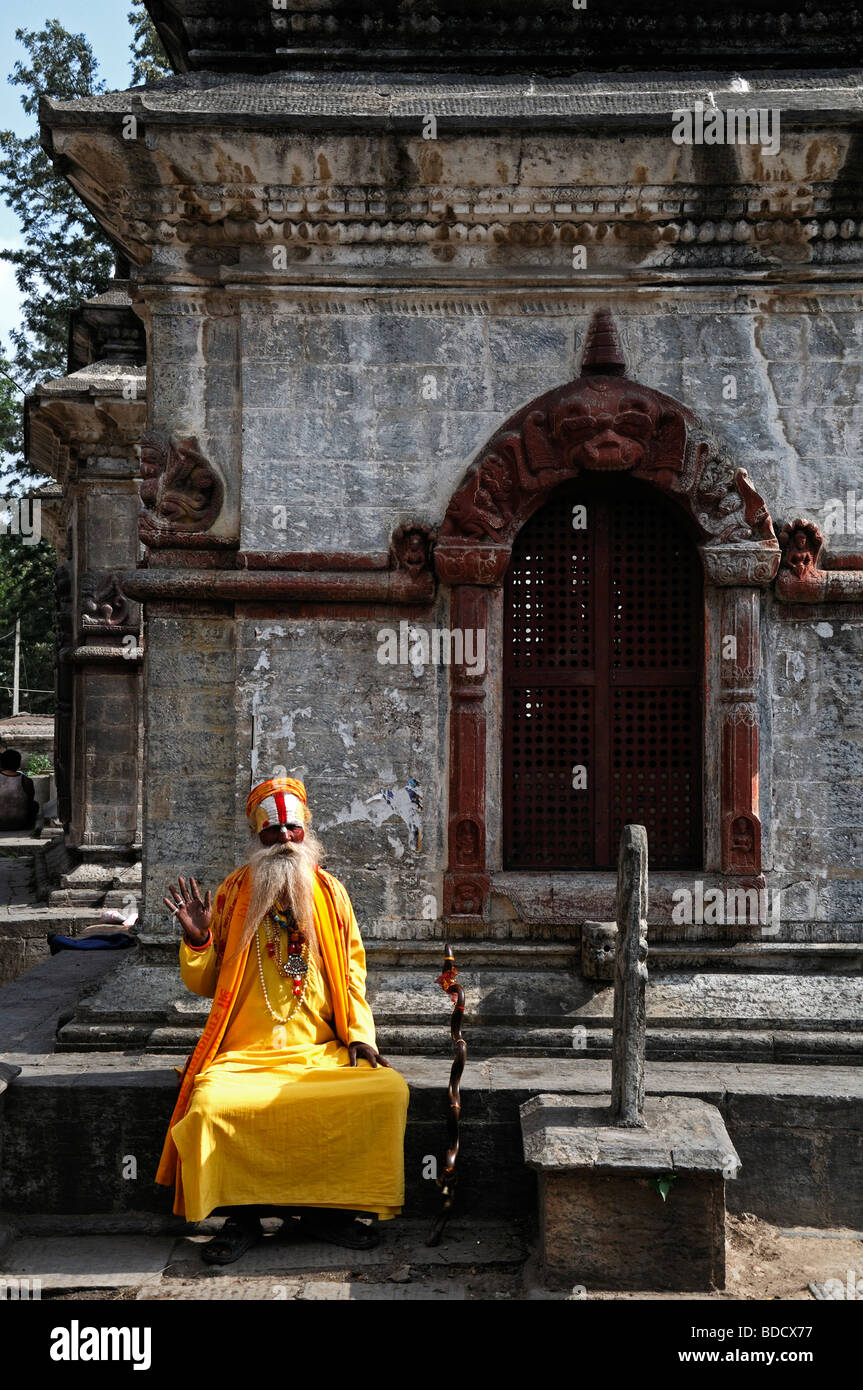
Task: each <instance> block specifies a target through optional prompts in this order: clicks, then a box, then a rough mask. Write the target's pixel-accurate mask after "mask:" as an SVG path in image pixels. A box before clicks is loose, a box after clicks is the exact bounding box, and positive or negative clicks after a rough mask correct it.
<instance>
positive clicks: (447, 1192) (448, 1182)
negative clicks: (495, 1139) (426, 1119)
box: [426, 943, 467, 1245]
mask: <svg viewBox="0 0 863 1390" xmlns="http://www.w3.org/2000/svg"><path fill="white" fill-rule="evenodd" d="M444 951H445V953H446V954H445V956H444V963H443V974H442V975H439V976H438V978H437V980H436V984H439V985H440V987H441V989H442V990H443V992H444V994H448V995H449V997H450V998H451V999H452V1002H453V1010H452V1017H451V1018H450V1033H451V1034H452V1040H453V1044H454V1046H455V1057H454V1059H453V1064H452V1068H451V1070H450V1074H449V1087H448V1089H447V1099H448V1101H449V1115H448V1117H447V1151H446V1158H445V1159H444V1167H443V1172H442V1173H441V1175H440V1177H439V1178H438V1180H437V1185H438V1187H439V1188H440V1190H441V1209H440V1211H439V1212H438V1215H437V1217H436V1218H435V1222H434V1225H433V1226H432V1228H431V1231H430V1232H429V1236H428V1240H427V1241H426V1245H440V1242H441V1237H442V1236H443V1229H444V1226H445V1225H446V1223H447V1221H448V1220H449V1218H450V1214H451V1212H452V1209H453V1203H454V1201H455V1188H456V1183H457V1182H458V1174H457V1172H456V1169H455V1165H456V1160H457V1158H458V1147H459V1120H460V1119H461V1089H460V1082H461V1078H462V1072H463V1071H464V1064H465V1061H466V1059H467V1043H466V1042H465V1040H464V1038H463V1037H462V1033H461V1024H462V1019H463V1018H464V990H463V989H462V987H461V985H460V984H459V983H458V971H457V970H456V968H455V956H454V955H453V953H452V950H451V948H450V947H449V946H448V945H446V943H445V944H444Z"/></svg>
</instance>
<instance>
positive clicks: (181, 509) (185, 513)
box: [141, 431, 224, 533]
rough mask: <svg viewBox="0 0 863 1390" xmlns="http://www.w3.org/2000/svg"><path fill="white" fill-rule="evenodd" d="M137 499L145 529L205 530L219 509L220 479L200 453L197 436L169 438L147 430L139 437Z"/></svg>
mask: <svg viewBox="0 0 863 1390" xmlns="http://www.w3.org/2000/svg"><path fill="white" fill-rule="evenodd" d="M141 477H142V479H143V481H142V483H141V500H142V502H143V503H144V505H145V507H146V508H147V513H148V514H147V517H146V520H145V529H151V530H153V531H157V532H158V531H167V532H169V533H171V532H174V533H184V532H185V533H188V532H195V531H206V530H207V529H208V528H209V527H210V526H212V524H213V522H214V521H215V519H216V517H217V516H218V515H219V512H220V511H221V509H222V501H223V496H224V489H223V487H222V482H221V479H220V478H219V477H218V475H217V474H216V472H215V470H214V469H213V468H212V467H211V465H210V464H209V463H208V461H207V459H206V458H205V457H204V455H203V454H202V453H201V450H200V448H199V446H198V440H197V438H196V437H194V436H192V437H190V438H188V439H173V438H170V437H169V436H168V435H165V434H163V433H161V432H158V431H151V432H150V433H149V434H147V435H145V436H144V438H143V439H142V441H141Z"/></svg>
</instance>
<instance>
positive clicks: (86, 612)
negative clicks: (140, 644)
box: [81, 574, 137, 632]
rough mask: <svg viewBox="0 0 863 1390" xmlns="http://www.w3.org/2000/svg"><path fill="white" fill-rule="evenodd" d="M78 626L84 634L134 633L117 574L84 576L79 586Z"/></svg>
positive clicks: (134, 628) (135, 629) (131, 619)
mask: <svg viewBox="0 0 863 1390" xmlns="http://www.w3.org/2000/svg"><path fill="white" fill-rule="evenodd" d="M81 625H82V627H84V628H85V629H87V631H88V632H100V631H105V632H117V631H129V632H137V626H136V625H135V623H134V621H133V615H132V610H131V607H130V605H129V601H128V599H127V598H126V596H125V595H124V594H123V592H122V590H121V588H120V578H119V575H117V574H109V575H98V574H89V575H86V576H85V578H84V580H83V581H82V584H81Z"/></svg>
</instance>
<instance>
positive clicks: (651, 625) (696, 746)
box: [504, 474, 704, 870]
mask: <svg viewBox="0 0 863 1390" xmlns="http://www.w3.org/2000/svg"><path fill="white" fill-rule="evenodd" d="M580 507H584V508H586V514H587V524H586V526H585V527H584V528H583V529H581V528H579V529H576V528H575V527H574V526H573V520H574V519H575V520H580V519H581V514H580V513H578V512H576V511H575V509H576V508H580ZM703 624H704V597H703V578H702V569H701V563H700V560H699V557H698V554H697V551H696V548H695V544H694V543H693V541H692V539H691V537H690V535H689V531H688V528H687V524H686V520H685V518H684V517H683V515H682V513H680V512H679V511H678V509H677V508H676V507H675V506H674V505H673V504H672V503H670V502H668V501H666V500H665V499H664V498H663V497H662V496H660V495H658V494H657V493H656V491H655V490H654V489H652V488H650V487H648V486H646V485H644V484H641V483H638V482H636V481H635V480H633V479H630V478H625V477H621V476H620V475H619V474H615V475H612V476H605V477H597V476H594V477H584V476H583V477H582V478H579V479H576V480H575V481H573V482H571V483H567V484H564V485H563V486H562V487H560V488H558V489H557V490H556V492H555V493H554V494H553V496H552V498H551V500H550V501H549V502H547V503H546V504H545V506H544V507H542V508H541V510H539V511H538V512H537V513H535V515H534V516H533V517H532V518H531V519H530V520H529V521H528V522H527V523H526V525H525V526H524V527H523V528H522V530H521V532H520V533H519V535H518V537H517V539H516V542H515V545H514V546H513V551H512V559H511V562H510V566H509V570H508V572H507V576H506V583H505V655H504V684H505V690H504V707H505V714H504V718H505V728H504V867H505V868H509V869H545V870H552V869H558V870H559V869H611V868H613V867H614V864H615V861H616V854H617V845H618V840H619V838H620V831H621V828H622V826H623V825H624V824H625V823H626V822H627V821H634V822H637V823H639V824H642V825H645V826H646V827H647V834H648V843H649V846H650V862H651V867H652V868H655V869H661V868H666V869H671V868H695V867H698V866H700V865H701V863H702V862H703V849H702V805H701V795H702V794H701V765H702V702H701V690H702V643H703ZM579 768H584V769H586V783H587V785H586V787H581V786H579V785H578V784H579V783H580V781H581V780H582V779H581V774H579V773H578V771H577V769H579ZM574 783H575V784H576V785H574Z"/></svg>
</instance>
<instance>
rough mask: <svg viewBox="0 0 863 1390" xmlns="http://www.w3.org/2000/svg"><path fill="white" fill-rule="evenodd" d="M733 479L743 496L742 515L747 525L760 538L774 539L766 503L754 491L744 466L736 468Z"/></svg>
mask: <svg viewBox="0 0 863 1390" xmlns="http://www.w3.org/2000/svg"><path fill="white" fill-rule="evenodd" d="M734 481H735V482H736V484H737V491H738V492H739V493H740V496H741V497H742V498H743V515H744V516H745V518H746V521H747V523H748V525H750V526H751V527H752V529H753V531H754V532H755V533H756V535H758V536H760V537H761V539H762V540H764V541H775V540H776V532H775V531H774V530H773V522H772V521H771V519H770V513H769V511H768V510H767V503H766V502H765V501H764V498H763V497H762V496H761V494H760V493H759V492H756V491H755V488H754V487H753V486H752V480H751V478H750V477H749V474H748V473H747V472H746V469H745V468H738V470H737V472H736V473H735V475H734Z"/></svg>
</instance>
